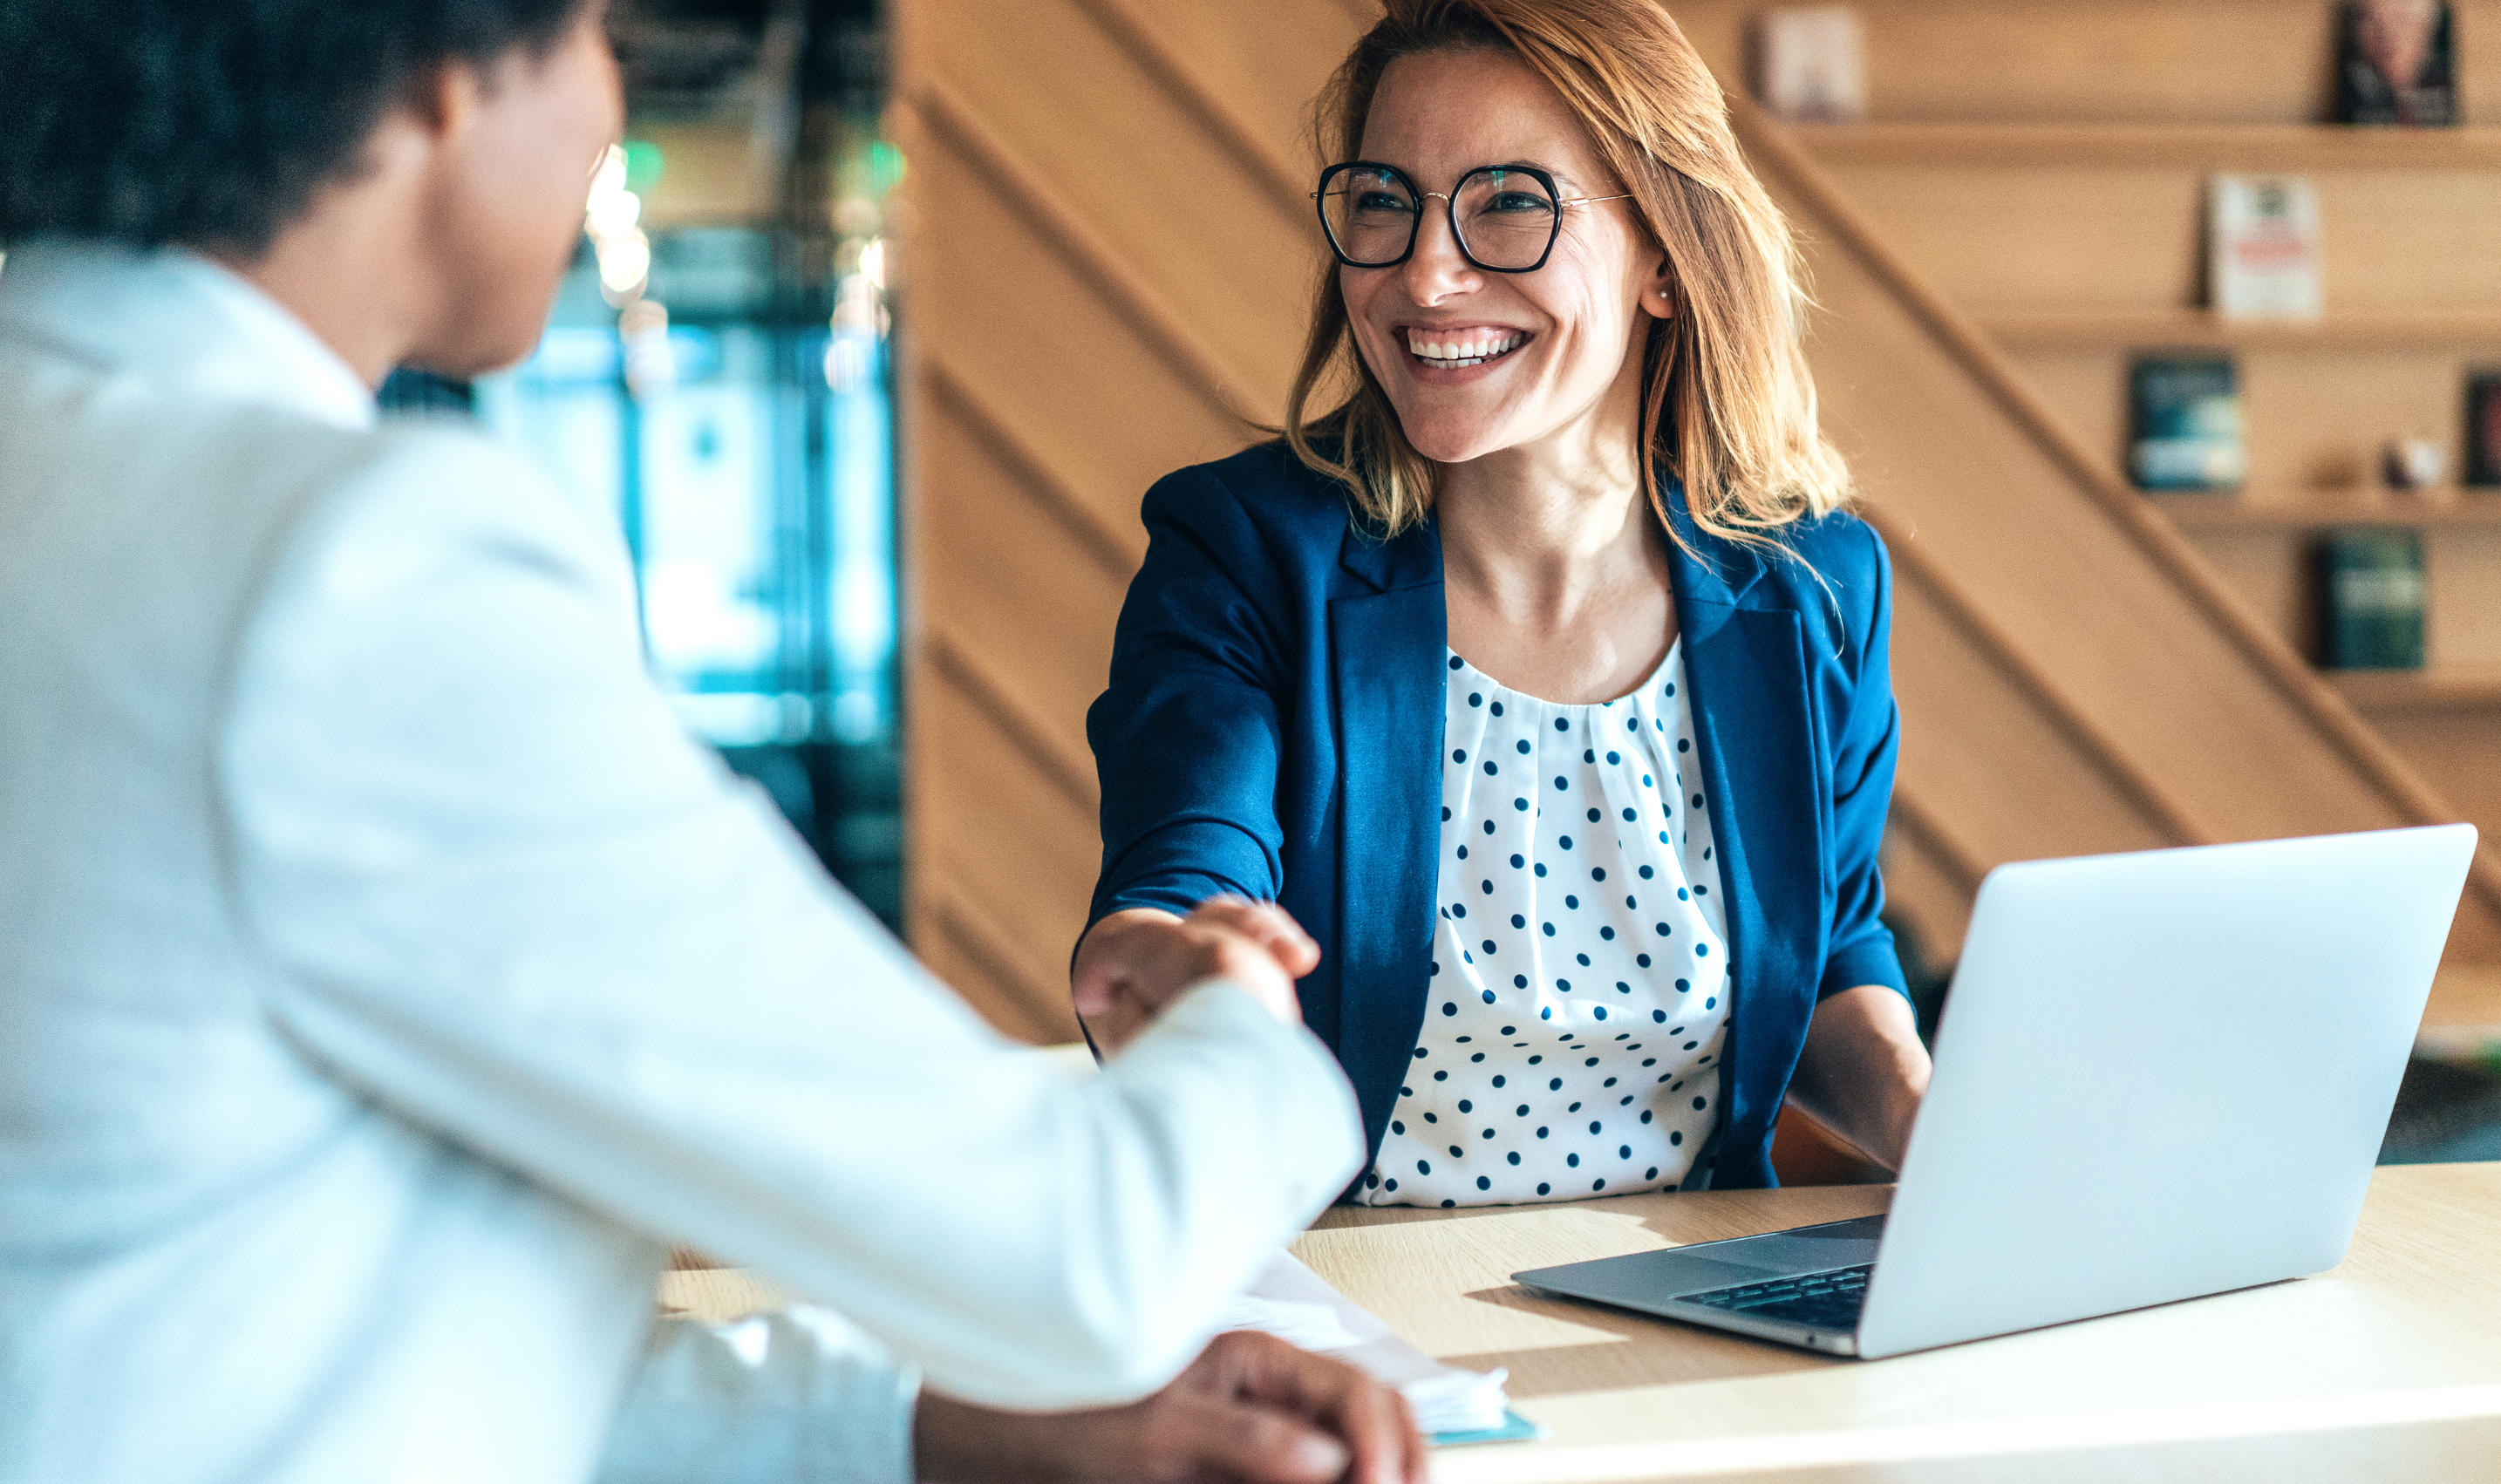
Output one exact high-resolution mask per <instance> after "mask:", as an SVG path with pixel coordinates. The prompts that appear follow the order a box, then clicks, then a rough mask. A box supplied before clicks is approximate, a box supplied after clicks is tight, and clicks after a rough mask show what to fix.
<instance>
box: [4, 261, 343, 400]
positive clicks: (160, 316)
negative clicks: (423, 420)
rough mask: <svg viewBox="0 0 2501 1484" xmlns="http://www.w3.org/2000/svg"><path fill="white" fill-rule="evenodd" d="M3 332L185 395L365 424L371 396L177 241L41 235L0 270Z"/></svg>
mask: <svg viewBox="0 0 2501 1484" xmlns="http://www.w3.org/2000/svg"><path fill="white" fill-rule="evenodd" d="M0 337H7V338H11V339H20V340H29V341H34V342H37V343H40V344H43V345H46V346H50V347H51V348H52V349H54V350H55V351H60V352H66V353H68V354H70V355H73V356H76V357H78V358H80V359H83V360H86V361H90V362H93V363H96V364H97V365H99V366H101V367H109V368H111V369H113V370H115V371H118V372H123V373H126V374H128V375H130V376H133V377H136V378H139V379H144V380H148V381H150V382H155V383H158V384H162V385H164V386H166V387H167V388H168V389H170V390H173V391H176V392H178V393H179V394H181V395H183V396H184V397H196V398H204V399H209V400H217V401H234V402H250V403H256V404H260V405H264V406H270V407H277V408H281V409H283V410H285V411H288V412H297V413H300V414H302V415H304V416H307V417H311V418H314V419H317V420H318V421H321V422H327V423H331V424H334V425H336V426H340V427H350V428H363V427H370V426H372V425H373V422H374V416H375V412H374V397H373V392H372V390H371V389H370V388H368V387H367V386H366V385H365V383H364V381H363V380H362V379H359V378H358V377H357V375H356V374H355V372H354V371H353V370H352V369H350V367H349V365H348V363H347V362H346V361H343V360H341V359H340V358H339V354H338V352H337V351H335V350H332V349H331V348H330V347H329V346H326V345H324V344H322V342H321V340H320V339H319V338H318V337H317V336H316V335H315V334H314V333H313V332H312V330H310V329H309V328H307V327H306V326H305V324H304V322H303V321H302V320H300V319H298V318H296V317H295V316H294V314H292V313H289V312H288V311H287V310H286V309H285V308H284V307H283V305H281V304H280V303H279V302H278V301H277V300H275V299H272V298H271V297H269V295H268V294H266V293H263V292H262V291H261V290H260V289H259V288H258V287H257V286H256V285H254V284H252V283H250V281H248V280H245V279H243V278H241V277H239V276H238V275H236V274H234V273H232V272H230V271H229V270H227V269H225V268H223V267H220V266H219V265H217V263H214V262H211V261H210V260H209V259H207V258H205V257H202V256H200V255H199V254H198V253H196V252H192V251H189V250H187V249H185V248H182V247H159V248H154V249H144V248H136V247H123V246H120V245H117V244H112V243H97V242H83V241H67V240H58V239H54V240H47V241H39V242H32V243H26V244H23V245H21V246H18V247H12V248H11V249H9V255H8V260H7V262H6V264H5V265H0Z"/></svg>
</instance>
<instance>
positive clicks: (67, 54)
mask: <svg viewBox="0 0 2501 1484" xmlns="http://www.w3.org/2000/svg"><path fill="white" fill-rule="evenodd" d="M596 3H598V0H0V58H15V60H14V61H7V62H5V63H0V66H5V67H6V68H7V69H8V70H9V71H10V72H11V73H13V74H14V75H15V77H16V81H15V82H6V83H0V245H5V244H8V243H12V242H21V241H24V240H26V239H29V238H33V237H39V236H46V235H52V234H62V235H70V236H78V237H87V238H105V239H111V240H114V241H118V242H124V243H129V244H132V245H134V246H139V247H156V246H160V245H162V244H166V243H184V244H189V245H194V246H200V247H216V248H217V249H220V250H223V251H231V252H236V253H240V254H243V255H245V256H250V255H253V254H256V253H258V252H260V251H262V250H264V249H265V248H267V247H268V246H269V245H270V243H271V242H272V241H273V240H274V239H275V238H276V237H277V236H278V233H279V231H280V230H281V229H282V228H283V227H284V226H285V225H286V223H287V222H289V221H291V220H293V219H294V218H295V217H296V216H297V215H298V214H301V213H302V212H303V211H304V210H305V208H306V207H307V206H309V205H310V204H311V202H312V200H313V195H314V193H315V192H316V191H317V190H318V189H320V188H321V187H322V186H323V185H325V184H327V183H329V182H330V181H335V180H339V179H342V178H345V177H349V176H352V175H353V174H354V173H355V172H356V170H357V169H358V167H359V164H360V161H361V157H362V154H363V150H364V147H365V143H366V141H367V139H368V138H369V137H370V136H371V135H372V133H373V131H374V127H375V125H376V124H378V123H379V122H380V121H381V120H382V118H383V115H384V114H386V113H387V112H388V111H389V110H390V108H391V107H392V106H393V105H394V104H395V103H397V102H398V101H399V99H400V98H401V97H402V96H403V94H404V91H405V90H406V89H407V88H408V87H409V86H410V85H411V84H412V83H414V82H416V81H417V80H418V79H420V78H422V77H423V76H425V75H426V74H427V73H428V72H430V71H431V70H432V69H434V68H436V67H439V66H442V65H443V64H445V63H447V62H451V61H466V62H471V63H475V64H478V65H481V66H483V65H484V64H486V63H489V62H491V61H493V60H495V59H496V58H498V57H501V56H502V55H504V54H505V53H506V52H507V51H509V50H511V49H515V48H526V49H529V50H530V51H532V52H534V53H539V54H544V53H545V52H546V51H547V50H549V49H551V48H552V47H554V46H555V45H556V44H557V43H558V42H560V41H561V40H562V39H563V37H564V35H565V33H566V32H567V31H568V30H569V29H570V28H571V26H572V24H573V22H574V21H575V20H576V19H577V18H579V17H580V16H582V15H583V13H584V9H585V8H586V7H587V6H588V5H591V4H596Z"/></svg>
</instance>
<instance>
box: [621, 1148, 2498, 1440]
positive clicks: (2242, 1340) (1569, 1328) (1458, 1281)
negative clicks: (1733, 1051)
mask: <svg viewBox="0 0 2501 1484" xmlns="http://www.w3.org/2000/svg"><path fill="white" fill-rule="evenodd" d="M1890 1195H1891V1188H1890V1187H1889V1186H1868V1185H1860V1186H1844V1187H1824V1188H1813V1189H1798V1190H1778V1191H1720V1192H1712V1193H1709V1194H1704V1195H1683V1196H1625V1197H1620V1198H1617V1199H1615V1200H1606V1201H1587V1202H1581V1203H1578V1204H1570V1205H1549V1206H1533V1207H1517V1206H1495V1207H1487V1208H1481V1209H1476V1210H1450V1211H1440V1210H1432V1211H1423V1210H1403V1209H1388V1210H1357V1209H1353V1208H1351V1207H1341V1208H1339V1209H1336V1210H1332V1211H1330V1212H1328V1213H1327V1214H1325V1215H1324V1216H1322V1217H1321V1218H1320V1221H1319V1223H1318V1225H1317V1227H1315V1228H1314V1229H1313V1230H1312V1231H1311V1232H1309V1233H1307V1234H1305V1235H1304V1236H1303V1237H1302V1238H1301V1239H1300V1240H1298V1241H1297V1242H1296V1243H1295V1244H1294V1251H1295V1253H1296V1254H1297V1255H1298V1256H1300V1257H1301V1258H1302V1260H1303V1261H1304V1262H1306V1263H1309V1264H1310V1265H1311V1266H1312V1267H1313V1268H1314V1269H1315V1270H1317V1271H1318V1272H1319V1274H1320V1275H1321V1276H1322V1277H1324V1278H1327V1279H1328V1280H1329V1281H1330V1282H1332V1283H1334V1284H1336V1285H1337V1286H1338V1288H1339V1289H1340V1290H1342V1291H1343V1292H1345V1293H1346V1294H1347V1295H1348V1296H1349V1297H1351V1298H1352V1299H1353V1300H1354V1301H1355V1302H1356V1303H1361V1304H1362V1305H1364V1306H1365V1307H1366V1308H1369V1309H1371V1310H1372V1311H1373V1312H1375V1313H1377V1314H1379V1315H1381V1316H1382V1317H1383V1318H1384V1319H1386V1320H1388V1321H1389V1322H1390V1323H1391V1324H1392V1325H1395V1326H1396V1327H1397V1328H1398V1330H1399V1331H1400V1332H1401V1333H1402V1334H1404V1335H1405V1336H1407V1337H1408V1338H1410V1339H1412V1340H1414V1341H1415V1342H1416V1343H1417V1344H1418V1345H1420V1346H1422V1347H1423V1348H1424V1349H1425V1350H1427V1351H1430V1352H1431V1353H1433V1354H1435V1355H1437V1356H1440V1357H1441V1358H1442V1359H1444V1360H1446V1361H1450V1362H1451V1363H1453V1364H1455V1365H1462V1366H1469V1367H1475V1368H1479V1369H1489V1368H1491V1367H1495V1366H1504V1367H1508V1368H1510V1370H1511V1395H1512V1400H1513V1403H1514V1405H1515V1406H1517V1408H1518V1410H1519V1411H1521V1412H1522V1413H1524V1414H1525V1415H1527V1416H1530V1417H1533V1418H1535V1419H1536V1420H1537V1421H1539V1422H1541V1423H1544V1424H1545V1425H1546V1426H1547V1427H1548V1428H1550V1429H1551V1435H1549V1436H1548V1437H1546V1438H1544V1439H1542V1440H1540V1441H1538V1442H1533V1443H1507V1444H1494V1445H1487V1446H1482V1447H1474V1448H1454V1449H1449V1450H1445V1451H1443V1452H1440V1453H1437V1454H1436V1455H1435V1456H1434V1461H1433V1465H1434V1467H1433V1477H1434V1479H1435V1481H1436V1484H1531V1481H1533V1484H1639V1481H1644V1480H1679V1481H1685V1480H1712V1479H1718V1480H1730V1481H1737V1480H1742V1481H1745V1484H1877V1481H1883V1484H2083V1481H2087V1480H2090V1481H2101V1480H2125V1481H2127V1484H2173V1481H2177V1484H2312V1481H2317V1484H2329V1481H2333V1484H2432V1481H2437V1484H2488V1481H2501V1164H2489V1165H2415V1166H2400V1167H2390V1168H2387V1169H2383V1170H2381V1171H2379V1172H2378V1175H2377V1177H2376V1178H2375V1179H2374V1180H2373V1182H2372V1186H2371V1199H2370V1203H2369V1204H2368V1205H2367V1206H2366V1207H2365V1209H2364V1211H2363V1214H2362V1225H2361V1230H2360V1232H2359V1233H2358V1234H2357V1235H2356V1237H2354V1242H2353V1250H2352V1252H2351V1255H2350V1256H2349V1257H2348V1258H2347V1259H2346V1261H2345V1263H2344V1265H2343V1266H2342V1267H2339V1268H2338V1269H2336V1270H2334V1271H2333V1272H2329V1273H2326V1274H2323V1275H2321V1276H2319V1277H2316V1278H2306V1279H2303V1280H2300V1281H2298V1282H2292V1283H2279V1284H2275V1285H2273V1286H2271V1287H2267V1288H2260V1289H2251V1290H2248V1291H2245V1292H2242V1293H2237V1294H2225V1295H2222V1296H2220V1297H2218V1298H2212V1299H2200V1300H2196V1301H2194V1302H2191V1303H2177V1304H2171V1305H2167V1306H2165V1307H2162V1308H2157V1309H2146V1310H2141V1311H2139V1312H2137V1313H2133V1314H2119V1315H2115V1316H2113V1317H2111V1318H2108V1319H2093V1320H2087V1321H2085V1322H2084V1323H2081V1324H2072V1325H2061V1326H2059V1327H2057V1328H2055V1329H2050V1330H2038V1331H2034V1332H2033V1333H2031V1334H2028V1335H2015V1336H2007V1337H2005V1338H2002V1339H1984V1340H1979V1341H1975V1342H1974V1343H1971V1344H1967V1345H1953V1346H1949V1347H1947V1348H1945V1349H1942V1350H1930V1351H1926V1352H1924V1353H1921V1354H1918V1355H1905V1356H1896V1357H1894V1358H1893V1359H1891V1360H1883V1361H1841V1360H1829V1359H1825V1358H1823V1357H1819V1356H1815V1355H1809V1354H1807V1353H1805V1352H1803V1351H1795V1350H1789V1349H1785V1348H1783V1347H1781V1346H1777V1345H1769V1344H1761V1343H1757V1342H1755V1341H1752V1340H1747V1339H1741V1338H1739V1337H1737V1336H1728V1335H1721V1334H1718V1333H1717V1332H1715V1331H1710V1330H1698V1329H1690V1328H1687V1327H1685V1326H1683V1325H1676V1324H1669V1323H1667V1322H1665V1321H1663V1320H1651V1319H1645V1318H1643V1317H1641V1316H1640V1315H1637V1314H1629V1313H1623V1312H1620V1311H1617V1310H1614V1309H1607V1308H1601V1307H1598V1306H1596V1305H1592V1304H1583V1303H1571V1302H1568V1301H1564V1300H1551V1299H1542V1298H1538V1297H1535V1296H1533V1295H1531V1294H1529V1293H1528V1292H1527V1291H1526V1290H1524V1289H1521V1288H1520V1287H1518V1286H1517V1284H1515V1283H1513V1282H1512V1281H1511V1274H1512V1273H1514V1272H1517V1271H1520V1270H1524V1269H1528V1268H1538V1267H1544V1266H1546V1265H1548V1264H1551V1263H1567V1262H1577V1261H1580V1260H1582V1259H1584V1258H1593V1257H1608V1256H1612V1255H1614V1254H1616V1253H1620V1252H1640V1251H1645V1250H1649V1249H1652V1248H1657V1247H1666V1246H1673V1245H1677V1244H1679V1243H1684V1242H1695V1241H1710V1240H1713V1239H1715V1238H1717V1237H1743V1236H1747V1235H1750V1234H1751V1233H1755V1232H1763V1231H1772V1230H1776V1229H1778V1228H1781V1227H1788V1226H1800V1225H1803V1224H1805V1223H1808V1222H1814V1221H1834V1220H1839V1219H1841V1218H1842V1217H1845V1216H1859V1215H1864V1214H1866V1213H1867V1212H1870V1211H1876V1210H1882V1209H1884V1204H1885V1203H1886V1201H1887V1200H1889V1199H1890ZM661 1299H662V1302H663V1303H665V1304H666V1305H668V1306H669V1307H671V1308H674V1309H679V1310H683V1311H686V1312H691V1313H694V1314H698V1315H701V1316H702V1317H705V1318H710V1319H725V1318H729V1317H731V1316H733V1315H737V1314H742V1313H750V1312H754V1311H755V1310H757V1309H761V1308H767V1307H772V1306H774V1305H776V1304H778V1303H781V1302H783V1301H782V1297H781V1295H779V1294H777V1293H775V1292H774V1291H773V1290H772V1289H771V1288H769V1287H767V1286H765V1285H763V1284H760V1283H757V1282H756V1281H754V1279H752V1278H751V1277H750V1275H748V1274H746V1273H743V1272H737V1271H733V1270H712V1271H693V1272H673V1273H670V1274H668V1275H667V1277H666V1278H665V1279H663V1281H662V1284H661Z"/></svg>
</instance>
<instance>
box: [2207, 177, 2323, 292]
mask: <svg viewBox="0 0 2501 1484" xmlns="http://www.w3.org/2000/svg"><path fill="white" fill-rule="evenodd" d="M2206 242H2207V262H2206V279H2207V286H2208V290H2209V292H2210V294H2211V296H2212V298H2213V301H2214V306H2215V312H2216V313H2219V314H2222V315H2224V316H2225V317H2227V318H2234V319H2277V318H2290V319H2316V318H2317V317H2318V313H2319V311H2320V308H2321V301H2320V295H2319V288H2318V276H2319V245H2318V187H2317V186H2315V185H2313V184H2312V183H2311V182H2310V181H2305V180H2302V179H2300V178H2298V177H2295V176H2244V175H2218V176H2217V177H2215V178H2214V180H2213V181H2211V182H2210V183H2209V185H2208V189H2207V224H2206Z"/></svg>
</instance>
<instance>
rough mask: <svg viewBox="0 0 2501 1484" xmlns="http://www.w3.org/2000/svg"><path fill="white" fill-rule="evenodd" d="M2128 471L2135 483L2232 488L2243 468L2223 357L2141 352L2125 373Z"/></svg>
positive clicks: (2236, 401) (2170, 488) (2244, 456)
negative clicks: (2127, 407)
mask: <svg viewBox="0 0 2501 1484" xmlns="http://www.w3.org/2000/svg"><path fill="white" fill-rule="evenodd" d="M2128 403H2129V426H2130V438H2129V445H2128V459H2127V467H2128V473H2129V474H2130V475H2131V476H2132V477H2133V478H2135V480H2136V485H2137V487H2138V488H2139V489H2147V490H2160V491H2164V492H2183V491H2194V490H2234V489H2238V488H2240V485H2241V479H2242V478H2243V476H2244V475H2246V474H2247V472H2248V469H2249V457H2248V453H2247V451H2246V450H2245V448H2244V446H2243V445H2242V441H2241V390H2240V377H2239V374H2238V373H2237V372H2236V371H2235V369H2234V367H2233V365H2232V361H2231V358H2230V357H2229V356H2218V355H2155V356H2145V357H2141V358H2140V359H2139V360H2138V361H2137V362H2136V364H2135V366H2134V367H2132V368H2131V369H2130V370H2129V373H2128Z"/></svg>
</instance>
